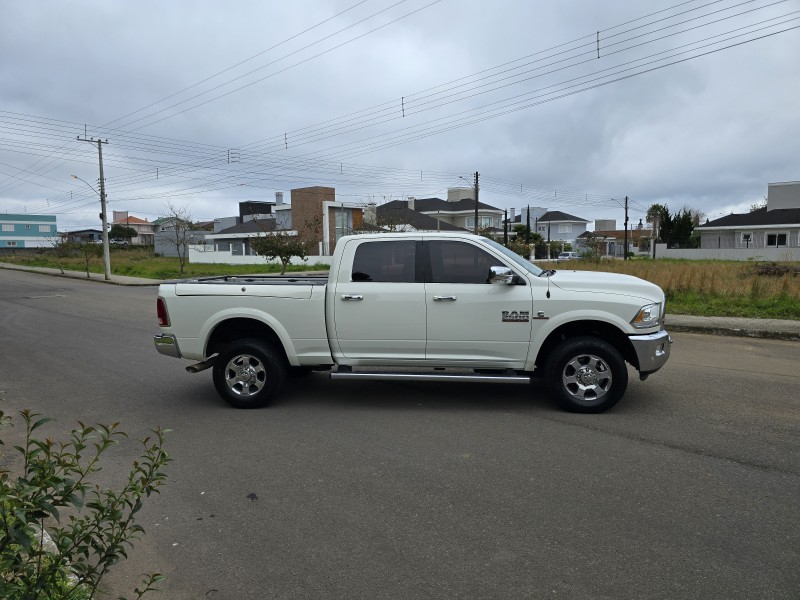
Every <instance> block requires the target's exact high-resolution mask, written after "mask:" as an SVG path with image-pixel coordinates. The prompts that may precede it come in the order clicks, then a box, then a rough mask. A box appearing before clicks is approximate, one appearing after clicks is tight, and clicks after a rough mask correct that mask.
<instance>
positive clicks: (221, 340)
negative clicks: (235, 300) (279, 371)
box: [205, 315, 299, 366]
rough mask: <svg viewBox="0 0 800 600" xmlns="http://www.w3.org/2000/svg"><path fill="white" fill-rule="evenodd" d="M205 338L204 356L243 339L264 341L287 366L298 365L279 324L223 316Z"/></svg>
mask: <svg viewBox="0 0 800 600" xmlns="http://www.w3.org/2000/svg"><path fill="white" fill-rule="evenodd" d="M205 337H206V346H205V355H206V356H207V357H208V356H212V355H213V354H216V353H219V352H221V351H222V349H223V348H225V346H227V345H228V344H230V343H231V342H235V341H237V340H241V339H245V338H257V339H261V340H264V341H265V342H267V343H269V344H270V345H271V346H273V347H274V348H275V349H276V350H277V351H279V352H281V353H282V354H283V355H284V357H285V358H286V360H287V362H288V364H290V365H294V366H296V365H298V364H299V363H298V361H297V357H296V355H295V353H294V346H293V344H292V342H291V339H290V338H289V336H288V334H287V333H286V331H284V330H283V328H282V327H280V325H279V324H277V323H275V324H273V323H268V322H265V321H264V320H262V319H261V318H258V317H257V316H254V315H225V316H223V317H222V318H218V319H217V320H216V321H215V322H214V323H213V324H212V325H211V326H210V327H209V331H208V334H207V335H206V336H205Z"/></svg>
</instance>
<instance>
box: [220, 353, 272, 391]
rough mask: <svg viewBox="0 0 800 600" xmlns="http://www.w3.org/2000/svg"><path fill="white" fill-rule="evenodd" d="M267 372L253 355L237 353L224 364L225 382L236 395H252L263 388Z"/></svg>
mask: <svg viewBox="0 0 800 600" xmlns="http://www.w3.org/2000/svg"><path fill="white" fill-rule="evenodd" d="M266 381H267V373H266V371H265V370H264V365H263V364H261V361H260V360H258V359H257V358H256V357H255V356H252V355H250V354H239V355H238V356H234V357H233V358H232V359H231V360H230V361H228V364H227V365H225V383H226V384H227V385H228V387H229V388H230V390H231V391H232V392H233V393H234V394H236V395H238V396H252V395H254V394H257V393H258V392H260V391H261V390H262V389H264V384H265V383H266Z"/></svg>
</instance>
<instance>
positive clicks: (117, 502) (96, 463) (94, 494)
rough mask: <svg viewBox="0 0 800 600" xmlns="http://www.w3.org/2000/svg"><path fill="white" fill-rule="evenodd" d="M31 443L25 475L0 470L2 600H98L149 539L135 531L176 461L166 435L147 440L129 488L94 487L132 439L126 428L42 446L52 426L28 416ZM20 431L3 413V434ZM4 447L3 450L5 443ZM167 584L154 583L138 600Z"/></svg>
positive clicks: (150, 579)
mask: <svg viewBox="0 0 800 600" xmlns="http://www.w3.org/2000/svg"><path fill="white" fill-rule="evenodd" d="M20 416H21V418H22V420H23V421H24V424H25V440H24V443H23V444H22V445H19V446H14V451H15V452H16V453H17V455H18V456H17V458H18V459H20V460H21V465H20V466H19V468H17V469H15V470H16V471H17V472H18V475H16V476H15V475H14V474H13V473H12V471H11V470H8V469H6V465H8V463H9V462H10V461H9V460H8V459H9V457H5V456H4V457H3V463H2V464H3V467H2V468H0V598H2V599H3V600H37V599H41V600H56V599H57V600H85V599H89V598H92V597H95V594H96V592H97V590H98V586H99V585H100V582H101V580H102V579H103V577H104V576H105V575H106V573H107V572H108V570H109V569H110V568H111V567H112V566H113V565H115V564H116V563H118V562H120V561H121V560H123V559H125V558H127V552H128V550H129V549H130V548H132V547H133V543H134V541H136V540H137V539H138V536H139V535H140V534H142V533H144V530H143V529H142V527H141V526H140V525H138V524H137V523H136V515H137V513H138V512H139V511H140V510H141V508H142V504H143V500H144V499H145V498H147V497H148V496H150V495H151V494H152V493H154V492H158V491H159V488H160V487H161V486H162V485H163V484H164V482H165V480H166V475H165V473H164V467H165V466H166V465H167V463H169V462H170V460H171V459H170V458H169V456H168V455H167V453H166V452H165V451H164V449H163V443H164V435H165V433H166V431H165V430H161V429H155V430H153V437H147V438H145V439H143V440H141V442H142V446H143V450H142V454H141V456H140V458H139V459H138V460H135V461H134V462H133V465H132V468H131V470H130V472H129V473H128V475H127V478H126V479H125V481H124V483H123V484H122V487H121V488H120V489H118V490H115V489H111V488H105V487H102V486H100V485H99V484H96V483H91V482H90V481H89V476H90V475H91V474H92V473H96V472H98V471H100V469H101V466H100V459H101V457H102V455H103V454H104V453H105V452H106V451H107V450H108V449H109V448H110V447H112V446H114V445H115V444H116V443H117V441H118V440H119V438H121V437H125V433H124V432H122V431H120V430H119V428H118V427H119V424H118V423H114V424H112V425H94V426H89V425H84V424H83V423H78V425H79V427H78V428H77V429H74V430H73V431H72V432H71V433H70V436H69V439H68V440H67V441H64V442H55V441H53V440H51V439H50V438H44V439H41V438H40V437H38V436H39V431H38V430H39V429H40V428H41V427H42V426H43V425H45V424H46V423H47V422H48V421H50V420H51V419H46V418H42V419H39V418H38V417H39V416H40V415H37V414H35V413H32V412H30V411H27V410H24V411H22V412H21V413H20ZM9 425H13V423H12V419H11V417H10V416H8V415H6V414H5V413H3V412H2V411H0V428H3V427H7V426H9ZM0 445H4V442H3V440H2V439H1V438H0ZM161 579H163V577H162V576H161V575H159V574H157V573H156V574H152V575H149V576H147V577H146V578H145V579H144V581H143V583H142V585H141V587H139V588H137V589H135V590H134V596H133V597H134V598H141V597H142V596H143V595H144V594H145V593H147V592H149V591H152V590H154V589H155V588H154V585H155V584H156V583H157V582H158V581H160V580H161Z"/></svg>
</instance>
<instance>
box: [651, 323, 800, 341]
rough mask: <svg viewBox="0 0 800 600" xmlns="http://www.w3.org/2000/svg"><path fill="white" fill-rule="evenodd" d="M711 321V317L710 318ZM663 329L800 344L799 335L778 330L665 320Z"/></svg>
mask: <svg viewBox="0 0 800 600" xmlns="http://www.w3.org/2000/svg"><path fill="white" fill-rule="evenodd" d="M710 318H712V319H713V317H710ZM664 329H666V330H667V331H669V332H670V333H672V332H673V331H676V332H682V333H700V334H704V335H721V336H728V337H748V338H756V339H769V340H783V341H788V342H800V333H797V332H794V331H786V330H778V329H759V328H757V327H753V328H749V327H748V328H746V327H734V326H729V325H727V326H725V325H715V324H713V323H709V324H708V325H690V324H687V323H675V322H670V319H669V318H667V320H666V322H665V323H664Z"/></svg>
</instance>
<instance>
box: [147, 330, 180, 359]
mask: <svg viewBox="0 0 800 600" xmlns="http://www.w3.org/2000/svg"><path fill="white" fill-rule="evenodd" d="M153 343H154V344H155V345H156V350H158V351H159V352H160V353H161V354H164V355H166V356H171V357H172V358H181V351H180V349H179V348H178V340H177V339H175V336H174V335H169V334H163V333H160V334H158V335H156V336H154V337H153Z"/></svg>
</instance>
